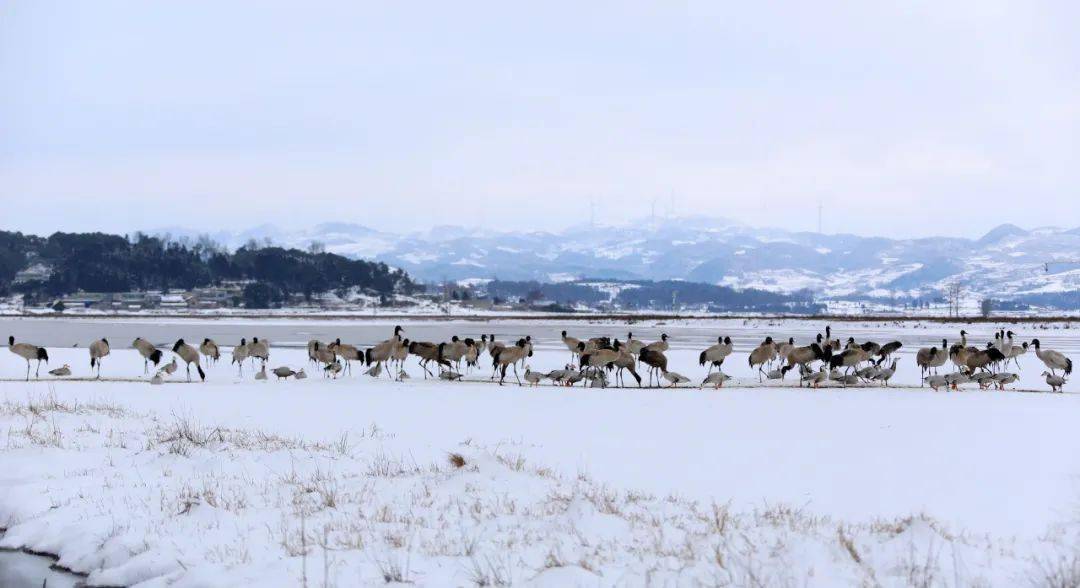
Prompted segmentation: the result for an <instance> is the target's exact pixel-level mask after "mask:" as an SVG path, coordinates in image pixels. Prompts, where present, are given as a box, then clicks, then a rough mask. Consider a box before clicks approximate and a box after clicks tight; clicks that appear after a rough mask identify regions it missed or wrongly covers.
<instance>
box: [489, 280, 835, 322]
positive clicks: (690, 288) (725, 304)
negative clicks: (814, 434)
mask: <svg viewBox="0 0 1080 588" xmlns="http://www.w3.org/2000/svg"><path fill="white" fill-rule="evenodd" d="M597 282H602V283H604V284H605V285H611V286H613V287H614V288H617V289H618V294H616V295H615V296H614V298H612V296H611V294H610V293H609V292H607V291H605V290H606V289H607V286H600V287H597V286H594V285H591V284H593V283H594V282H592V281H590V280H581V281H577V282H562V283H554V284H548V283H541V282H536V281H524V282H513V281H501V280H495V281H492V282H489V283H488V284H487V286H486V289H487V292H488V295H489V296H495V297H498V298H521V299H524V300H528V301H533V302H540V301H548V302H554V303H557V304H564V305H571V304H577V303H581V304H587V305H602V304H605V303H609V304H612V305H615V306H618V307H620V308H626V309H670V308H671V307H672V302H674V303H675V305H676V306H677V307H696V308H702V309H706V310H708V311H711V312H735V311H747V310H753V311H758V312H787V313H796V314H813V313H818V312H823V311H824V310H825V306H824V305H822V304H818V303H816V302H814V298H813V294H812V293H811V292H809V291H799V292H795V293H792V294H780V293H776V292H767V291H765V290H755V289H752V288H750V289H746V290H736V289H734V288H729V287H727V286H716V285H713V284H703V283H700V282H683V281H678V280H664V281H659V282H654V281H651V280H632V281H612V280H598V281H597Z"/></svg>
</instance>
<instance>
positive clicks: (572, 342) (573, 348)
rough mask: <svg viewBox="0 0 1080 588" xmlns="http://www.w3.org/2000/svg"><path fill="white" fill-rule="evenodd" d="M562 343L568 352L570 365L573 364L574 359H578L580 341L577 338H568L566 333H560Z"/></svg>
mask: <svg viewBox="0 0 1080 588" xmlns="http://www.w3.org/2000/svg"><path fill="white" fill-rule="evenodd" d="M562 342H563V345H566V348H567V349H569V350H570V363H573V362H574V359H576V358H577V357H578V345H580V344H581V339H578V338H577V337H568V336H567V335H566V331H563V332H562Z"/></svg>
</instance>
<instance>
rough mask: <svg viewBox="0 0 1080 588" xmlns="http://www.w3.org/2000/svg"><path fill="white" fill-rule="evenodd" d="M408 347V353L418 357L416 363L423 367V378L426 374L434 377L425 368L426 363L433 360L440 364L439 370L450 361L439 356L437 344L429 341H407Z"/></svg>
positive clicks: (448, 364)
mask: <svg viewBox="0 0 1080 588" xmlns="http://www.w3.org/2000/svg"><path fill="white" fill-rule="evenodd" d="M408 349H409V354H411V355H415V356H416V357H418V358H419V360H417V363H418V364H419V365H420V367H421V368H423V369H424V378H425V379H426V378H427V377H428V376H433V377H434V375H435V374H432V373H431V371H430V370H428V368H427V366H428V364H429V363H431V362H435V364H436V365H438V366H440V368H439V369H440V371H441V370H442V368H443V367H447V368H448V367H450V362H449V361H446V360H445V359H443V358H442V357H440V356H439V346H438V345H436V344H434V343H432V342H430V341H413V342H411V343H409V348H408Z"/></svg>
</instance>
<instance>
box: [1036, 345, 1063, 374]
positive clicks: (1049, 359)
mask: <svg viewBox="0 0 1080 588" xmlns="http://www.w3.org/2000/svg"><path fill="white" fill-rule="evenodd" d="M1031 344H1032V345H1033V346H1034V347H1035V356H1036V357H1038V358H1039V359H1041V360H1042V362H1043V365H1045V366H1046V367H1048V368H1050V374H1051V375H1054V376H1056V375H1057V370H1062V371H1064V372H1065V375H1066V376H1067V375H1069V374H1071V373H1072V365H1073V364H1072V360H1071V359H1069V358H1068V357H1065V355H1064V354H1062V353H1061V352H1058V351H1054V350H1052V349H1046V350H1043V348H1042V343H1040V342H1039V340H1038V339H1032V340H1031Z"/></svg>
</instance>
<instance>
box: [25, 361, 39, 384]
mask: <svg viewBox="0 0 1080 588" xmlns="http://www.w3.org/2000/svg"><path fill="white" fill-rule="evenodd" d="M38 363H41V362H40V361H38ZM26 381H27V382H29V381H30V360H29V359H28V360H26Z"/></svg>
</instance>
